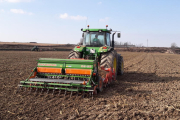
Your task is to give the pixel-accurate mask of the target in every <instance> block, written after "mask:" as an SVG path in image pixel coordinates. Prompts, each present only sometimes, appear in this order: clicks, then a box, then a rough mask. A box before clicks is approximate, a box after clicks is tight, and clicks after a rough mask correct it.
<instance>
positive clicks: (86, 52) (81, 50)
mask: <svg viewBox="0 0 180 120" xmlns="http://www.w3.org/2000/svg"><path fill="white" fill-rule="evenodd" d="M106 27H108V26H106ZM81 31H82V32H83V33H82V41H80V45H77V46H75V48H74V49H73V50H72V51H71V52H70V54H69V56H68V59H72V58H83V59H90V60H95V59H97V60H98V62H99V64H100V67H102V66H103V67H105V68H114V69H115V72H116V75H122V74H123V71H124V62H123V57H122V56H121V55H120V54H117V52H116V51H115V50H114V35H115V34H116V32H118V31H112V29H110V30H108V29H89V25H88V28H87V29H81ZM111 33H113V34H112V41H111V39H110V34H111ZM117 37H118V38H120V33H117Z"/></svg>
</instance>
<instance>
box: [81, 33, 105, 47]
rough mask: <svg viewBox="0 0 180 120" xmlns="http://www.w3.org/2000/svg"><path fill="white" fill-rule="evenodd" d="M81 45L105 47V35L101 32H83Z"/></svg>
mask: <svg viewBox="0 0 180 120" xmlns="http://www.w3.org/2000/svg"><path fill="white" fill-rule="evenodd" d="M83 45H86V46H103V45H105V33H103V32H85V33H84V40H83Z"/></svg>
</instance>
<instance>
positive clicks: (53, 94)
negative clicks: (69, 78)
mask: <svg viewBox="0 0 180 120" xmlns="http://www.w3.org/2000/svg"><path fill="white" fill-rule="evenodd" d="M54 91H55V86H54V89H53V93H52V95H54Z"/></svg>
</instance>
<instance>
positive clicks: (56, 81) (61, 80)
mask: <svg viewBox="0 0 180 120" xmlns="http://www.w3.org/2000/svg"><path fill="white" fill-rule="evenodd" d="M29 81H33V82H55V83H74V84H82V83H83V82H84V81H82V80H69V79H48V78H31V79H29Z"/></svg>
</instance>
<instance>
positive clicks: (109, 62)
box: [100, 50, 117, 77]
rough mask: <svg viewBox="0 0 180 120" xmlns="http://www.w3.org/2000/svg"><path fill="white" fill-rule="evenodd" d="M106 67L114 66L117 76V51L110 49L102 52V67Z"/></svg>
mask: <svg viewBox="0 0 180 120" xmlns="http://www.w3.org/2000/svg"><path fill="white" fill-rule="evenodd" d="M102 66H103V67H104V68H114V70H115V77H116V75H117V53H116V51H114V50H113V51H110V52H107V53H102V54H101V61H100V67H102Z"/></svg>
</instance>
